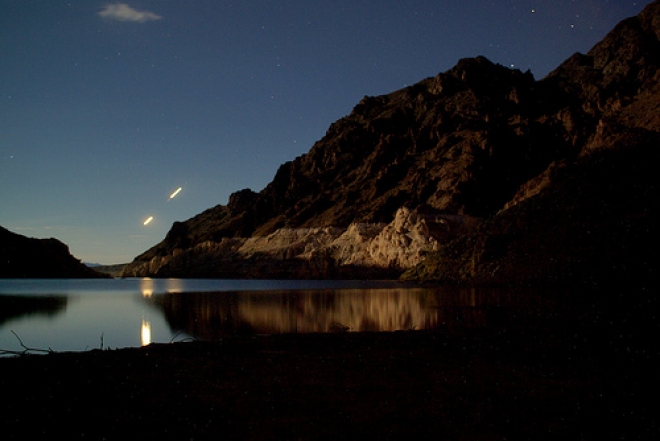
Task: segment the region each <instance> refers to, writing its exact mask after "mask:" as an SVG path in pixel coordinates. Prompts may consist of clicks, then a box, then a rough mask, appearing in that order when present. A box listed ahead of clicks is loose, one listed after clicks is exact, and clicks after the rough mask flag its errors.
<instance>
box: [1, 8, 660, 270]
mask: <svg viewBox="0 0 660 441" xmlns="http://www.w3.org/2000/svg"><path fill="white" fill-rule="evenodd" d="M648 3H650V1H625V0H538V1H522V0H497V1H493V0H491V1H485V0H483V1H478V0H460V1H459V0H454V1H441V0H437V1H422V0H419V1H409V0H406V1H393V0H377V1H375V0H374V1H371V0H364V1H359V0H347V1H341V0H334V1H322V0H319V1H309V0H291V1H274V0H273V1H239V2H231V1H222V0H195V1H175V0H151V1H147V0H136V1H129V2H128V3H107V2H103V1H93V0H81V1H58V0H49V1H43V0H35V1H32V0H9V1H5V0H0V190H1V191H0V225H1V226H3V227H5V228H8V229H9V230H11V231H13V232H16V233H19V234H23V235H26V236H30V237H39V238H45V237H56V238H58V239H60V240H61V241H63V242H65V243H66V244H68V245H69V247H70V250H71V252H72V254H74V255H75V256H76V257H77V258H80V259H82V260H83V261H85V262H98V263H104V264H112V263H123V262H129V261H131V260H132V259H133V258H134V257H135V256H137V255H138V254H140V253H141V252H143V251H145V250H147V249H148V248H149V247H151V246H153V245H155V244H156V243H158V242H159V241H160V240H162V239H163V238H164V237H165V234H166V232H167V230H168V229H169V228H170V226H171V225H172V222H174V221H177V220H186V219H189V218H190V217H192V216H194V215H196V214H198V213H200V212H201V211H203V210H205V209H207V208H210V207H213V206H215V205H217V204H226V203H227V199H228V197H229V195H230V194H231V193H233V192H235V191H237V190H240V189H243V188H251V189H253V190H255V191H259V190H261V189H262V188H263V187H264V186H265V185H266V184H267V183H268V182H270V181H271V180H272V178H273V176H274V175H275V172H276V170H277V168H278V166H279V165H280V164H282V163H283V162H285V161H288V160H292V159H294V158H295V157H296V156H299V155H301V154H303V153H306V152H307V151H308V150H309V149H310V148H311V146H312V145H313V143H314V142H315V141H317V140H319V139H320V138H321V137H323V135H324V134H325V131H326V130H327V128H328V127H329V125H330V124H331V123H332V122H334V121H336V120H337V119H339V118H341V117H343V116H345V115H347V114H348V113H350V111H351V109H352V108H353V106H355V105H356V104H357V103H358V102H359V101H360V100H361V99H362V97H363V96H365V95H382V94H386V93H389V92H392V91H394V90H397V89H400V88H402V87H404V86H406V85H411V84H414V83H415V82H417V81H420V80H422V79H424V78H426V77H430V76H434V75H437V74H438V73H439V72H443V71H446V70H448V69H450V68H451V67H452V66H453V65H455V64H456V62H457V61H458V60H459V59H460V58H465V57H474V56H477V55H484V56H486V57H488V58H489V59H490V60H492V61H494V62H497V63H500V64H503V65H505V66H510V67H514V68H517V69H521V70H523V71H524V70H527V69H530V70H531V71H532V73H533V74H534V76H535V77H536V78H537V79H540V78H542V77H543V76H545V75H547V74H548V73H549V72H550V71H551V70H552V69H554V68H555V67H556V66H557V65H559V64H560V63H561V62H562V61H563V60H565V59H566V58H568V57H569V56H570V55H572V54H573V53H575V52H586V51H588V50H589V49H590V48H591V47H592V46H593V45H594V44H595V43H596V42H598V41H599V40H600V39H602V38H603V37H604V36H605V34H606V33H607V32H609V31H610V30H611V29H612V28H613V27H614V26H615V25H616V23H618V22H619V21H620V20H622V19H624V18H626V17H629V16H633V15H636V14H638V13H639V12H640V11H641V10H642V9H643V7H644V6H646V5H647V4H648ZM179 187H182V190H181V191H180V192H179V193H178V194H177V195H176V196H175V197H174V198H172V199H170V195H171V194H172V193H173V192H175V191H176V190H177V188H179ZM150 216H153V220H152V221H151V222H149V223H148V224H147V225H143V223H144V221H145V220H146V219H148V218H149V217H150Z"/></svg>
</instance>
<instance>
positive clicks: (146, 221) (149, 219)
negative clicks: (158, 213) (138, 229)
mask: <svg viewBox="0 0 660 441" xmlns="http://www.w3.org/2000/svg"><path fill="white" fill-rule="evenodd" d="M152 220H154V217H153V216H149V217H148V218H147V220H145V221H144V223H143V225H149V222H151V221H152Z"/></svg>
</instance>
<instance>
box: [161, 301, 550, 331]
mask: <svg viewBox="0 0 660 441" xmlns="http://www.w3.org/2000/svg"><path fill="white" fill-rule="evenodd" d="M537 300H538V299H537V298H534V297H530V296H519V294H513V293H507V292H479V293H477V291H475V290H469V289H466V290H457V291H448V290H438V289H425V288H402V289H398V288H397V289H346V290H310V291H304V290H301V291H268V292H223V293H209V292H206V293H169V294H160V295H154V296H153V297H151V298H149V299H148V301H150V302H153V304H155V305H156V306H158V307H159V308H160V309H162V311H163V313H164V315H165V318H166V320H167V321H168V323H169V325H170V326H171V327H172V329H173V330H176V331H184V332H186V333H188V334H189V335H192V336H194V337H197V338H201V339H208V340H213V339H218V338H221V337H223V336H228V335H237V334H272V333H297V332H300V333H306V332H333V331H337V330H350V331H358V332H359V331H396V330H406V329H434V328H439V327H443V328H445V327H450V328H451V327H482V326H493V325H507V324H508V323H509V322H510V321H511V320H521V319H523V318H524V317H527V320H529V318H530V317H533V316H535V314H537V313H538V308H537V307H538V306H539V305H538V301H537ZM546 307H547V305H544V306H543V307H542V309H546Z"/></svg>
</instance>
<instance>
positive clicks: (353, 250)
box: [124, 207, 476, 277]
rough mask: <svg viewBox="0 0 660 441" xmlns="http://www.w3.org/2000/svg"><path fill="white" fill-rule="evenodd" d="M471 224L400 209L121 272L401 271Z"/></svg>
mask: <svg viewBox="0 0 660 441" xmlns="http://www.w3.org/2000/svg"><path fill="white" fill-rule="evenodd" d="M475 222H476V220H475V219H474V218H469V217H467V216H460V215H444V214H432V215H431V214H421V213H419V212H417V211H415V210H410V209H409V208H406V207H403V208H400V209H399V210H398V211H397V212H396V215H395V216H394V220H393V221H392V222H390V223H389V224H385V223H353V224H350V225H349V226H348V228H346V229H342V228H336V227H323V228H280V229H278V230H276V231H274V232H272V233H271V234H268V235H266V236H253V237H249V238H231V239H230V238H223V239H222V240H221V241H220V242H214V241H204V242H201V243H199V244H197V245H195V246H194V247H192V248H189V249H181V248H175V249H174V250H173V251H172V252H170V253H169V254H167V255H164V256H155V257H153V258H151V259H150V260H149V261H145V262H143V263H142V264H140V265H137V266H133V267H132V268H131V270H130V272H125V274H124V276H167V275H168V274H169V272H178V271H181V270H183V269H185V268H198V270H199V271H200V274H198V273H194V274H195V275H204V274H205V272H206V271H213V270H216V271H217V269H218V268H220V267H222V268H223V271H225V273H223V274H225V275H226V276H236V277H244V276H246V274H245V271H248V270H249V271H250V274H249V275H250V276H251V277H256V276H269V275H270V276H275V275H277V276H280V277H282V276H289V277H304V276H310V277H311V276H315V277H326V276H328V275H329V274H330V273H332V272H336V271H337V270H341V269H342V268H369V269H371V270H372V271H373V270H375V271H376V273H377V272H378V269H382V270H383V271H393V270H394V271H404V270H406V269H408V268H411V267H413V266H415V265H417V264H419V263H420V262H421V261H422V260H423V259H424V257H425V256H426V254H428V253H429V252H432V251H437V250H438V249H439V247H440V246H441V245H442V244H443V243H445V242H447V241H448V240H450V239H451V238H452V237H455V236H456V235H457V234H459V233H461V232H464V231H465V229H466V228H470V226H472V225H473V224H474V223H475ZM255 261H262V262H265V263H264V267H263V268H261V269H260V270H259V271H261V272H260V273H256V274H255V272H254V271H255V270H254V265H253V264H250V263H249V262H255ZM296 262H297V263H296Z"/></svg>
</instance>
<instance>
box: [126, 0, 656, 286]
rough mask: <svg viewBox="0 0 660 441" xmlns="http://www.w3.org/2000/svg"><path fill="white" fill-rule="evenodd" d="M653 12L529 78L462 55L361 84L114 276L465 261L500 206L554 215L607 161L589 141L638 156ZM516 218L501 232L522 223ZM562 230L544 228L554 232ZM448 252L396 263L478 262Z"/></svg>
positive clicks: (647, 131) (363, 269)
mask: <svg viewBox="0 0 660 441" xmlns="http://www.w3.org/2000/svg"><path fill="white" fill-rule="evenodd" d="M659 11H660V3H659V2H655V3H652V4H651V5H649V6H648V7H647V8H646V9H645V10H644V11H643V12H642V13H641V14H640V15H639V16H638V17H634V18H631V19H628V20H625V21H623V22H622V23H621V24H619V25H618V26H617V27H616V28H615V29H614V30H613V31H612V32H611V33H610V34H609V35H608V36H607V37H606V38H605V39H604V40H603V41H602V42H601V43H599V44H598V45H596V46H595V47H594V48H593V49H592V50H591V51H590V52H589V53H588V54H586V55H582V54H576V55H574V56H573V57H571V58H570V59H569V60H567V61H566V62H565V63H563V64H562V65H561V66H559V67H558V68H557V69H556V70H555V71H554V72H552V73H551V74H550V75H549V76H548V77H546V78H544V79H543V80H540V81H536V80H535V79H534V78H533V76H532V74H531V73H529V72H527V73H523V72H520V71H517V70H511V69H508V68H505V67H502V66H499V65H495V64H493V63H491V62H490V61H488V60H487V59H485V58H483V57H478V58H474V59H465V60H461V61H459V63H458V64H457V65H456V66H455V67H454V68H452V69H450V70H449V71H447V72H444V73H441V74H439V75H437V76H436V77H433V78H428V79H426V80H423V81H421V82H420V83H418V84H415V85H413V86H411V87H408V88H405V89H402V90H399V91H396V92H393V93H391V94H389V95H383V96H379V97H365V98H364V99H363V100H362V101H361V102H360V103H359V104H358V105H357V106H356V107H355V108H354V109H353V111H352V112H351V114H350V115H348V116H346V117H345V118H342V119H340V120H339V121H337V122H335V123H333V124H332V125H331V126H330V128H329V129H328V131H327V133H326V135H325V136H324V137H323V138H322V139H321V140H319V141H318V142H317V143H316V144H315V145H314V146H313V147H312V148H311V150H310V151H309V152H308V153H307V154H305V155H303V156H300V157H298V158H296V159H295V160H293V161H291V162H288V163H285V164H284V165H282V166H281V167H280V169H279V170H278V171H277V173H276V175H275V178H274V179H273V181H272V182H271V183H270V184H269V185H268V186H267V187H266V188H265V189H264V190H262V191H261V192H259V193H255V192H252V191H250V190H243V191H240V192H238V193H235V194H234V195H232V196H231V198H230V200H229V203H228V204H227V206H217V207H214V208H211V209H209V210H207V211H205V212H203V213H201V214H199V215H197V216H195V217H194V218H192V219H190V220H188V221H186V222H182V223H175V224H174V226H173V227H172V229H171V230H170V232H169V233H168V235H167V237H166V238H165V240H164V241H163V242H161V243H160V244H158V245H157V246H156V247H154V248H152V249H151V250H149V251H147V252H146V253H144V254H142V255H141V256H138V257H137V258H136V259H135V261H134V262H133V263H132V264H130V265H129V266H128V267H127V268H126V270H125V272H124V274H125V275H163V276H164V275H181V276H182V275H186V276H190V275H197V276H240V277H250V276H254V275H257V274H258V275H266V276H280V277H302V276H304V275H305V274H307V275H309V277H342V276H350V277H353V276H355V277H366V276H369V275H371V276H374V277H381V276H383V275H390V276H391V275H392V274H394V273H397V272H400V271H402V270H404V269H406V268H411V267H413V266H415V265H417V264H420V263H421V264H422V265H423V263H422V261H423V260H424V257H425V256H426V255H427V254H429V253H431V255H433V256H434V259H433V261H436V260H437V259H438V256H440V255H442V253H443V252H444V251H447V250H452V251H451V253H453V255H455V256H456V259H455V262H456V265H458V266H461V265H463V266H465V265H467V266H470V265H473V266H475V268H477V267H479V263H478V262H477V263H475V262H474V261H473V260H469V259H468V260H465V259H466V258H467V257H468V254H469V253H472V252H474V250H472V251H469V250H470V249H471V247H473V246H474V244H475V243H478V242H479V240H477V238H481V239H483V240H486V239H484V237H487V236H489V235H490V233H489V231H490V230H489V229H490V228H493V226H492V225H493V222H495V223H496V222H499V219H505V218H506V219H508V218H509V217H511V216H513V218H515V219H520V223H522V224H525V223H527V222H532V223H534V222H536V220H537V219H536V217H539V216H540V217H541V218H542V219H547V218H548V216H547V213H546V211H550V212H554V211H556V212H562V210H561V209H562V208H566V207H568V205H569V202H568V201H570V200H571V196H575V195H578V194H581V192H582V191H583V190H582V186H583V184H585V183H589V182H590V176H589V173H596V172H597V171H596V169H598V166H597V164H601V163H603V162H605V163H608V161H613V160H615V159H614V157H615V156H616V155H614V156H612V155H607V154H604V153H603V152H605V151H610V150H617V151H618V150H622V151H624V153H622V155H623V156H625V157H626V158H628V156H631V155H632V156H631V158H632V159H630V161H632V162H633V163H634V162H635V159H634V158H635V157H637V158H644V159H653V158H648V157H647V156H648V155H650V156H653V153H652V152H651V150H649V149H650V148H651V147H650V146H651V145H652V144H653V143H654V142H655V138H654V134H655V133H657V132H658V129H659V126H660V118H659V117H658V116H657V115H658V114H659V113H658V109H660V100H659V99H658V97H659V96H660V94H659V92H660V86H659V83H658V66H659V65H660V55H659V54H660V42H659V40H658V36H659V35H660V31H659V30H658V29H659V26H660V19H659V18H658V17H659ZM635 155H637V156H635ZM640 155H641V156H640ZM644 155H646V156H644ZM616 160H617V161H620V160H622V159H621V158H619V159H616ZM614 165H615V164H612V166H613V167H614V168H613V172H614V173H615V174H616V175H617V176H618V177H620V179H621V180H622V181H623V182H629V181H628V179H627V176H625V175H623V172H627V171H629V170H624V168H622V170H621V172H622V173H618V172H617V169H616V167H615V166H614ZM594 167H595V168H594ZM598 170H600V169H598ZM600 172H602V170H601V171H598V173H600ZM640 176H641V175H639V176H638V177H640ZM640 179H641V178H640ZM569 182H570V183H571V185H573V187H571V186H569ZM637 184H638V185H640V186H642V188H647V187H648V185H649V184H650V183H649V182H647V181H644V180H643V179H642V180H641V181H639V182H637ZM605 188H608V187H600V186H596V187H594V190H593V193H592V194H591V197H593V198H599V197H601V196H607V195H608V194H611V192H610V193H607V192H606V190H605ZM561 189H564V190H561ZM562 191H563V192H565V193H566V194H565V195H564V199H561V198H560V199H559V200H557V199H554V200H552V204H558V206H553V205H547V204H550V202H549V201H550V200H551V199H552V198H550V199H547V198H548V196H547V194H549V193H552V192H555V193H556V192H559V193H561V194H563V193H562ZM617 191H620V192H623V191H624V190H623V188H621V189H618V190H617ZM601 192H605V194H601ZM532 201H534V202H532ZM541 201H545V202H541ZM617 203H618V202H617ZM530 204H531V205H530ZM534 204H536V205H538V208H537V209H534V210H532V209H531V208H530V207H531V206H532V205H534ZM608 204H609V203H608ZM611 204H614V205H612V207H611V210H612V211H616V210H617V209H616V208H615V205H616V203H615V201H611ZM536 205H534V206H536ZM624 208H625V207H622V209H624ZM553 210H554V211H553ZM514 212H516V213H517V212H520V214H519V215H515V216H514V215H512V214H511V213H514ZM479 220H481V222H480V221H479ZM556 220H557V221H558V222H560V223H562V224H565V223H566V219H565V218H561V219H556ZM516 222H517V221H516ZM598 222H600V221H596V223H598ZM479 223H481V226H480V227H478V224H479ZM522 224H521V225H520V228H521V230H520V232H517V233H516V234H517V235H523V236H524V234H526V233H525V231H527V226H526V224H525V225H522ZM510 228H514V227H510ZM573 233H574V232H572V230H570V231H569V230H567V231H566V232H565V235H564V236H562V237H558V238H557V239H558V241H568V242H570V241H571V240H572V239H571V234H573ZM484 235H485V236H484ZM470 237H471V238H472V239H468V238H470ZM489 240H490V239H489ZM486 241H487V240H486ZM459 243H463V244H464V245H462V248H461V246H460V245H458V244H459ZM459 248H460V249H459ZM461 250H462V251H461ZM436 252H439V253H440V254H433V253H436ZM502 252H504V251H502ZM465 253H468V254H465ZM443 259H445V260H446V259H447V257H443V258H442V259H441V260H443ZM427 260H428V259H427ZM464 260H465V261H464ZM495 260H497V259H495ZM443 261H444V260H443ZM461 262H462V263H461ZM519 263H520V262H519ZM523 263H524V262H523ZM456 265H454V266H451V268H449V267H447V268H448V269H447V270H444V269H443V268H444V267H442V265H439V266H438V265H436V266H434V267H433V268H431V267H427V268H420V269H419V270H417V271H416V272H413V273H412V274H413V275H410V274H409V276H410V277H418V276H419V277H424V278H428V277H430V275H431V274H433V277H434V278H437V279H440V280H445V279H450V278H451V277H448V271H449V272H451V273H452V274H454V273H456V271H458V272H459V273H460V274H464V275H465V277H462V278H461V280H464V279H470V278H473V277H475V275H476V274H477V273H478V271H476V269H473V270H470V271H467V270H459V268H457V267H456ZM562 265H563V264H562ZM463 266H461V268H463ZM560 266H561V265H560ZM269 268H270V270H268V269H269ZM558 268H559V267H558ZM562 268H563V267H562ZM475 271H476V272H475ZM502 274H503V273H502ZM539 274H540V273H539Z"/></svg>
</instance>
